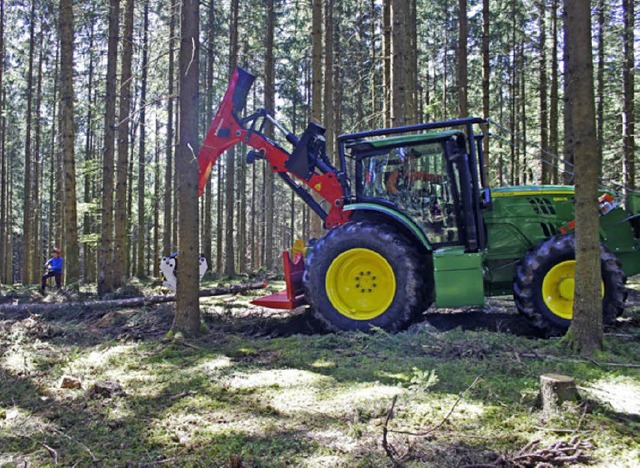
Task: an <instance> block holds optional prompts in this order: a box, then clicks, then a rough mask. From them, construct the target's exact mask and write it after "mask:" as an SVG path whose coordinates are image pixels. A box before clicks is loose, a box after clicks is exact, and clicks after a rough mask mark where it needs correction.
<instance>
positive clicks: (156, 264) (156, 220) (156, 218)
mask: <svg viewBox="0 0 640 468" xmlns="http://www.w3.org/2000/svg"><path fill="white" fill-rule="evenodd" d="M155 141H156V147H155V150H154V152H153V252H152V254H151V255H150V257H151V259H152V264H153V276H154V277H155V278H157V277H158V276H160V257H161V256H162V255H161V251H160V121H159V120H158V116H157V115H156V139H155Z"/></svg>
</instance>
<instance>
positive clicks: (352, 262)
mask: <svg viewBox="0 0 640 468" xmlns="http://www.w3.org/2000/svg"><path fill="white" fill-rule="evenodd" d="M325 287H326V291H327V297H328V298H329V301H331V304H332V305H333V307H335V309H336V310H337V311H338V312H340V313H341V314H342V315H344V316H345V317H348V318H350V319H353V320H371V319H374V318H376V317H378V316H379V315H381V314H382V313H383V312H384V311H385V310H387V309H388V308H389V306H390V305H391V302H393V297H394V296H395V294H396V277H395V274H394V273H393V268H391V265H390V264H389V262H387V260H385V258H384V257H383V256H382V255H380V254H379V253H377V252H374V251H373V250H369V249H361V248H359V249H350V250H347V251H346V252H343V253H341V254H340V255H338V256H337V257H336V258H335V260H333V262H331V265H329V269H328V270H327V276H326V279H325Z"/></svg>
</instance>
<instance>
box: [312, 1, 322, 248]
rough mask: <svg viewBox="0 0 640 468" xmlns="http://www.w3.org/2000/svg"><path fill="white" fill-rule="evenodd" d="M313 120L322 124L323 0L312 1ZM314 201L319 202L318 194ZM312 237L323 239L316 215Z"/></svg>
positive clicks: (313, 216) (313, 221)
mask: <svg viewBox="0 0 640 468" xmlns="http://www.w3.org/2000/svg"><path fill="white" fill-rule="evenodd" d="M311 9H312V12H311V15H312V18H311V23H312V24H311V120H312V121H313V122H316V123H319V122H322V88H323V86H322V62H323V60H322V0H312V1H311ZM313 195H314V199H315V200H316V201H318V200H319V197H318V196H317V195H316V193H315V192H314V193H313ZM310 221H311V226H310V233H309V234H310V236H311V237H315V238H316V239H317V238H320V237H322V220H321V219H320V218H319V217H318V216H317V215H316V214H315V212H313V213H311V216H310Z"/></svg>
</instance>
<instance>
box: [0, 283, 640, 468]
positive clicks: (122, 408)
mask: <svg viewBox="0 0 640 468" xmlns="http://www.w3.org/2000/svg"><path fill="white" fill-rule="evenodd" d="M634 280H635V281H632V282H631V287H632V295H631V299H630V304H629V305H630V306H629V307H628V310H627V312H626V313H625V315H624V317H622V318H621V319H620V321H619V325H618V326H617V327H616V328H615V329H613V330H609V331H608V334H607V336H606V339H605V344H606V347H605V350H604V351H603V352H602V353H600V354H599V355H598V356H597V357H596V358H595V359H593V360H585V359H582V358H580V357H578V356H572V355H568V354H567V351H566V350H565V349H564V348H563V347H562V345H561V343H560V342H559V340H541V339H537V338H531V337H528V336H526V333H525V334H518V333H515V332H513V330H512V331H511V332H506V331H497V330H503V329H504V328H505V325H504V324H505V323H510V322H509V321H510V320H512V318H513V317H512V316H514V312H513V311H512V310H511V309H509V306H508V305H506V306H505V305H504V303H503V302H500V299H497V300H496V302H490V303H489V304H488V306H487V307H486V308H485V310H489V311H491V312H490V313H486V314H485V315H486V316H489V315H491V314H492V313H493V314H502V315H503V316H501V317H500V320H497V321H495V326H494V327H493V329H489V330H483V329H474V326H473V322H474V319H475V317H476V315H474V314H478V311H477V310H472V311H451V314H450V315H451V322H453V323H458V322H460V325H459V326H456V327H450V326H448V325H447V326H440V325H441V323H440V322H439V321H440V320H444V318H446V317H443V316H440V315H442V313H441V312H438V314H440V315H439V316H438V317H437V320H434V321H433V322H430V321H429V320H427V321H425V322H423V323H420V324H416V325H414V326H413V327H412V328H411V329H409V330H407V331H405V332H403V333H398V334H393V335H391V334H387V333H385V332H383V331H380V330H377V331H374V332H373V333H371V334H363V333H337V334H322V333H316V334H310V331H309V328H313V327H312V326H309V325H308V323H307V322H305V318H304V315H303V314H302V313H301V312H296V313H295V314H294V315H293V316H287V315H285V314H282V313H280V312H273V313H271V312H267V311H265V310H261V309H256V308H252V307H250V306H248V300H249V299H250V298H251V296H237V297H229V298H212V299H210V300H208V301H203V307H202V309H203V312H204V318H205V322H206V324H207V331H206V333H205V334H204V335H203V336H202V337H200V338H199V339H198V340H192V341H178V342H176V341H170V340H167V339H166V333H167V331H168V329H169V328H170V326H171V318H172V309H171V306H169V305H163V306H158V307H153V308H146V309H144V310H121V311H112V312H109V313H100V314H85V315H82V314H81V313H79V312H73V313H70V314H69V315H68V316H66V317H64V316H60V317H49V318H47V319H45V318H43V317H40V316H36V315H33V316H31V315H29V316H25V317H20V316H13V317H7V316H2V315H0V382H1V384H0V465H7V466H18V465H21V466H22V465H24V464H27V465H35V466H41V465H54V464H59V465H62V466H71V465H81V466H83V465H91V464H104V465H107V466H114V465H121V466H124V465H151V466H154V465H158V466H160V465H170V466H176V465H178V466H203V465H205V466H239V464H240V463H242V464H243V466H286V465H294V466H349V467H351V466H386V465H388V466H391V465H393V464H394V463H400V464H402V465H405V466H425V465H427V466H463V465H473V464H485V465H486V464H492V463H495V462H498V461H499V460H500V459H502V460H515V459H516V458H517V456H519V451H521V450H522V449H523V447H525V446H526V445H527V444H529V443H530V442H532V441H535V440H540V443H539V447H548V446H551V445H552V444H554V443H558V442H560V441H565V442H567V443H568V442H569V441H571V440H572V439H573V438H577V439H576V440H577V441H579V442H582V441H585V442H586V441H590V443H592V447H591V448H586V449H585V450H584V454H585V456H586V457H588V459H587V458H585V459H582V461H580V459H578V461H577V462H576V463H578V464H579V463H586V462H587V461H588V462H590V463H594V464H596V465H600V466H610V465H617V466H637V465H638V464H640V441H639V440H638V437H637V434H638V433H639V430H640V368H639V367H638V364H639V363H640V346H638V342H639V340H640V307H639V304H640V300H638V297H640V291H639V290H640V287H639V285H638V283H640V280H639V279H638V278H637V277H636V278H635V279H634ZM143 287H144V285H143V286H140V288H141V289H143ZM12 294H14V295H17V296H18V297H20V294H21V292H20V291H19V290H18V291H12ZM80 294H81V293H80ZM497 309H499V310H498V311H497V312H496V310H497ZM465 314H467V315H466V316H465ZM434 323H435V324H436V325H434ZM482 323H483V326H482V327H481V328H487V327H486V326H485V325H486V323H487V317H485V319H484V320H483V321H482ZM301 324H304V325H305V326H301ZM475 328H478V327H475ZM489 328H491V327H489ZM551 372H553V373H562V374H567V375H570V376H572V377H574V378H575V379H576V381H577V383H578V386H579V391H580V393H581V394H582V396H583V400H582V401H581V402H580V403H578V404H565V405H564V406H563V408H562V411H561V412H559V413H558V414H557V415H555V416H552V417H549V416H544V415H543V414H542V412H541V411H540V409H539V408H538V407H537V406H536V404H537V398H536V397H537V393H538V386H539V376H540V375H541V374H544V373H551ZM63 376H73V377H75V378H77V379H79V380H80V381H81V383H82V388H80V389H66V388H61V386H60V382H61V379H62V377H63ZM101 381H112V382H117V383H119V384H120V386H121V388H122V390H123V391H122V392H116V393H113V394H111V395H106V396H105V395H102V396H100V395H96V394H92V393H91V392H90V391H89V389H90V388H91V387H92V386H93V385H94V384H95V383H96V382H101ZM394 402H395V403H394ZM392 405H393V408H394V411H393V413H392V414H391V415H390V414H389V412H390V409H391V407H392ZM385 429H386V434H387V435H386V438H385V437H384V436H383V433H384V430H385ZM532 450H533V449H532ZM520 455H522V454H520ZM500 457H502V458H500Z"/></svg>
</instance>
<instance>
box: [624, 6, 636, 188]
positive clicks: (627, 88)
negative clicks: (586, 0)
mask: <svg viewBox="0 0 640 468" xmlns="http://www.w3.org/2000/svg"><path fill="white" fill-rule="evenodd" d="M622 14H623V20H624V32H623V37H624V39H623V49H624V63H623V65H622V83H623V85H622V86H623V99H624V101H623V102H624V104H623V109H622V144H623V153H624V166H623V183H624V185H625V186H626V188H627V192H630V191H631V190H635V188H636V187H637V183H638V181H637V180H636V163H635V158H636V155H635V146H636V144H635V119H636V117H635V111H634V104H635V103H634V101H635V100H634V96H635V86H634V75H635V55H634V39H635V38H634V31H635V8H634V0H623V1H622Z"/></svg>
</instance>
